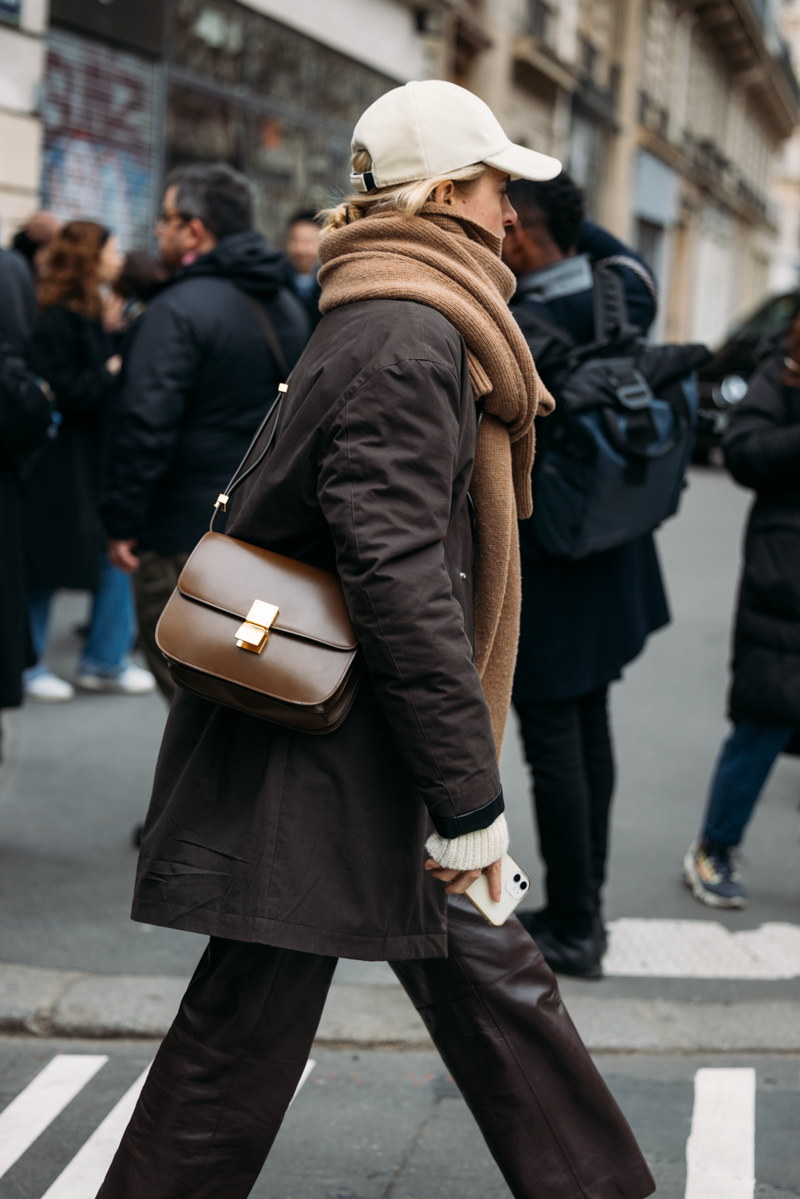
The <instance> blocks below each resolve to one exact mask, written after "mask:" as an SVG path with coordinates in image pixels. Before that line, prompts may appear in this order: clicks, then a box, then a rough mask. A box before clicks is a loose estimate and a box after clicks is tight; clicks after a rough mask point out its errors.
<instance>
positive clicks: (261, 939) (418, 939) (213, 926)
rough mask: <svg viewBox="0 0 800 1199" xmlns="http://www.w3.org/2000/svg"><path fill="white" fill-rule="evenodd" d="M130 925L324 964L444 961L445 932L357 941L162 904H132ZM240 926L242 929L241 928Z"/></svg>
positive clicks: (324, 931)
mask: <svg viewBox="0 0 800 1199" xmlns="http://www.w3.org/2000/svg"><path fill="white" fill-rule="evenodd" d="M131 919H132V920H135V921H137V922H138V923H140V924H155V925H157V926H158V927H161V928H176V929H180V930H181V931H182V932H187V933H199V934H200V935H201V936H206V937H223V938H225V939H226V940H228V941H246V942H251V943H255V944H260V945H271V946H273V947H274V948H275V949H294V950H297V951H298V952H299V953H316V954H319V955H320V956H322V957H328V958H334V957H335V958H350V959H352V960H354V961H359V962H401V961H407V960H410V959H414V958H446V957H447V930H446V928H445V929H443V930H442V932H441V933H427V934H426V933H420V934H417V935H407V936H399V937H363V936H359V935H358V934H356V933H343V932H340V931H332V930H330V929H322V928H311V927H309V926H308V925H302V924H290V923H288V922H286V921H284V920H269V919H267V918H266V917H260V916H258V917H255V916H253V917H247V918H245V920H244V921H243V918H242V917H241V916H225V915H222V914H220V913H215V914H213V915H212V914H209V913H198V912H186V911H185V909H183V908H177V905H176V907H175V910H174V911H173V909H172V907H171V905H170V904H166V903H154V904H147V903H134V905H133V910H132V912H131ZM243 922H244V923H245V925H246V927H245V928H243V927H242V925H243Z"/></svg>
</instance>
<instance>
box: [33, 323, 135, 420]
mask: <svg viewBox="0 0 800 1199" xmlns="http://www.w3.org/2000/svg"><path fill="white" fill-rule="evenodd" d="M87 332H88V330H87V329H86V327H85V326H84V324H83V322H82V321H81V319H80V318H76V317H73V315H72V314H71V313H69V312H67V311H66V310H65V309H63V308H60V307H54V308H48V309H47V310H46V311H45V312H43V313H42V314H41V316H39V317H38V319H37V321H36V324H35V325H34V326H33V332H32V334H31V341H30V346H29V350H28V361H29V364H30V367H31V370H32V371H35V373H36V374H37V375H41V377H42V378H43V379H46V380H47V382H48V383H49V384H50V386H51V387H52V389H53V392H54V393H55V397H56V403H57V405H58V410H59V412H60V413H61V414H62V415H63V416H65V417H67V418H68V419H73V420H74V419H77V420H80V419H81V418H82V417H99V416H101V415H102V414H103V412H104V410H105V408H106V406H107V404H108V403H109V401H110V400H111V398H112V396H113V394H114V391H115V388H116V380H115V378H114V376H113V375H112V374H111V373H110V372H109V371H107V370H106V366H105V361H104V360H101V359H100V358H94V359H92V360H89V361H87V358H89V357H90V354H87V347H90V351H91V353H97V350H96V347H95V346H94V345H93V344H92V341H91V339H90V338H89V337H88V336H87Z"/></svg>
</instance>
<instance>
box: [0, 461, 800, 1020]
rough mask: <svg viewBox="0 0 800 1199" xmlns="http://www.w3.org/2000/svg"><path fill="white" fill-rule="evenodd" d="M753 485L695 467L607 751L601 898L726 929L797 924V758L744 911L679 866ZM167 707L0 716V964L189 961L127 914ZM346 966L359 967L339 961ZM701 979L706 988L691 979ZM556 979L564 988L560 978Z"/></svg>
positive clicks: (618, 691) (634, 988)
mask: <svg viewBox="0 0 800 1199" xmlns="http://www.w3.org/2000/svg"><path fill="white" fill-rule="evenodd" d="M748 503H749V497H748V495H747V493H745V492H743V491H741V490H740V489H738V488H736V487H735V486H734V485H733V484H732V483H731V482H730V480H729V479H728V478H727V477H726V476H725V475H724V474H723V473H722V472H720V471H717V470H702V469H695V470H693V471H692V474H691V479H690V486H689V489H688V492H687V493H686V496H685V500H684V504H683V509H682V511H681V513H680V515H679V516H678V517H677V518H676V519H675V520H673V521H671V522H669V524H668V525H667V526H666V527H665V528H664V530H663V531H662V532H661V533H660V534H659V544H660V551H661V555H662V560H663V564H664V570H665V576H666V580H667V587H668V591H669V595H670V601H671V607H672V613H673V623H672V625H671V626H670V627H669V628H668V629H666V630H664V631H662V632H660V633H659V634H657V635H656V636H655V637H654V638H652V640H651V643H650V645H649V646H648V647H647V649H646V651H645V653H644V654H643V655H642V656H641V657H640V659H639V660H638V661H637V662H635V663H633V664H632V666H631V667H630V668H629V670H628V671H627V672H626V677H625V679H624V681H623V682H622V683H620V684H617V685H615V687H614V688H613V689H612V690H613V714H614V727H615V733H616V743H617V758H618V766H619V785H618V792H617V798H616V802H615V809H614V824H613V838H612V855H611V863H610V882H609V886H608V893H607V914H608V916H609V917H610V918H611V919H616V918H618V917H644V918H648V919H651V918H665V917H666V918H676V919H681V920H689V921H708V920H710V919H713V920H715V921H717V922H718V923H719V924H720V925H722V926H724V927H726V928H729V929H731V930H744V929H750V928H757V927H758V926H759V925H760V924H762V923H763V922H764V921H778V922H788V923H792V924H798V923H800V903H799V902H798V901H800V873H799V872H798V870H797V858H798V848H799V842H800V812H799V811H798V801H799V800H800V763H799V762H798V760H796V759H789V758H784V759H782V760H781V762H780V764H779V766H778V767H777V769H776V771H775V773H774V776H773V778H772V779H771V780H770V783H769V785H768V787H767V791H766V794H765V796H764V800H763V802H762V804H761V807H760V810H759V811H758V813H757V817H756V819H755V820H754V822H753V826H752V831H751V833H750V835H749V836H748V840H747V845H746V854H747V865H746V867H745V878H746V882H747V885H748V887H749V889H750V892H751V896H752V904H751V907H750V908H749V909H748V910H747V911H745V912H743V913H730V914H726V913H718V912H713V913H712V912H710V911H709V909H706V908H703V907H700V906H699V905H697V904H696V903H695V902H694V900H693V899H692V898H691V897H690V896H689V894H688V892H687V891H686V890H685V888H684V887H683V886H682V885H681V883H680V880H679V866H680V861H681V857H682V855H683V852H684V850H685V848H686V846H687V844H688V842H689V841H690V840H691V838H692V836H693V835H694V833H695V831H696V828H697V824H698V821H699V819H700V813H701V809H702V805H703V801H704V795H705V791H706V787H707V781H708V777H709V773H710V771H711V768H712V765H713V761H714V758H715V755H716V753H717V749H718V746H719V743H720V740H721V738H722V736H723V734H724V731H725V719H724V704H725V688H726V661H727V656H728V638H729V624H730V617H731V611H732V607H733V602H734V597H735V589H736V579H737V573H738V558H739V544H740V537H741V529H742V524H743V520H744V516H745V512H746V509H747V506H748ZM85 603H86V600H85V597H82V596H76V595H68V594H65V595H63V596H62V597H61V599H60V601H59V603H58V605H57V619H56V628H55V635H54V638H53V653H52V659H53V663H54V665H55V666H56V667H57V668H58V669H59V670H61V671H62V672H63V673H64V674H65V675H67V676H68V675H69V674H70V673H71V672H72V670H73V669H74V661H75V655H76V648H77V642H76V639H75V637H74V635H73V632H72V630H73V628H74V626H75V625H76V624H77V623H78V622H79V621H80V620H81V618H82V616H83V613H84V611H85ZM164 718H165V710H164V705H163V703H162V701H161V700H160V698H159V697H158V696H157V695H151V696H146V697H137V698H122V697H102V696H96V695H86V694H83V695H80V696H79V698H78V699H76V700H75V701H74V702H73V703H71V704H64V705H52V706H46V705H29V706H27V707H26V708H24V709H23V710H22V711H21V712H20V713H15V714H12V715H11V717H10V718H9V716H8V714H6V716H5V718H4V719H5V721H6V725H7V728H8V730H9V732H10V747H9V748H10V753H9V758H10V761H9V763H8V764H7V766H6V767H5V768H4V774H3V778H2V782H0V911H2V915H3V919H2V921H0V962H3V961H5V962H18V963H27V964H31V965H40V966H51V967H71V968H78V969H84V970H89V971H96V972H101V973H112V974H113V973H140V974H175V975H186V974H188V973H189V972H190V971H191V969H192V968H193V966H194V964H195V962H196V960H197V957H198V956H199V953H200V949H201V945H202V940H201V939H200V938H198V937H194V936H192V935H190V934H183V933H177V932H172V931H167V930H163V929H153V928H148V927H147V926H142V925H135V924H133V923H132V922H130V920H129V919H128V912H129V905H130V896H131V888H132V880H133V874H134V868H135V852H134V850H133V849H132V848H131V845H130V841H129V834H130V830H131V828H132V826H133V825H134V824H135V823H136V822H137V821H138V820H140V819H141V818H142V817H143V815H144V812H145V810H146V806H147V801H148V795H149V789H150V784H151V779H152V773H153V768H154V763H155V758H156V754H157V750H158V744H159V739H160V735H161V730H162V728H163V722H164ZM502 771H503V779H504V786H505V790H506V796H507V802H508V812H509V819H510V823H511V829H512V838H513V845H512V852H513V853H514V854H515V856H516V857H517V858H518V860H519V861H520V863H521V864H523V865H524V866H525V868H526V869H527V870H528V871H529V872H530V873H531V874H532V876H533V877H534V893H533V894H532V895H531V898H530V900H529V901H528V903H529V904H531V905H535V904H537V903H538V901H539V889H540V884H539V879H540V871H539V866H538V858H537V854H536V847H535V841H534V835H533V831H532V822H531V817H530V807H529V798H528V783H527V776H526V770H525V766H524V764H523V762H522V758H521V754H520V747H519V742H518V738H517V735H516V730H515V727H514V722H513V719H512V722H511V726H510V732H509V735H508V737H507V741H506V747H505V751H504V756H503V762H502ZM347 969H350V970H351V971H354V972H355V974H356V975H358V972H359V970H361V967H358V966H353V967H348V968H347ZM600 987H602V988H606V989H608V990H609V993H616V992H619V991H620V990H622V991H623V992H625V993H631V992H633V993H636V994H640V993H646V994H648V995H653V994H666V995H674V994H676V993H680V994H685V993H686V990H687V987H688V988H689V992H690V993H693V991H695V990H698V991H699V992H702V993H704V994H705V993H706V992H709V993H712V992H713V994H714V995H715V996H717V997H720V996H722V997H730V998H735V997H737V996H750V995H752V994H754V993H758V994H759V995H761V994H763V993H765V989H766V992H767V993H770V994H773V993H777V992H778V991H779V992H780V993H781V994H787V993H789V994H798V995H800V980H794V981H789V982H783V983H773V982H770V983H759V982H757V981H756V982H754V981H748V982H745V981H742V982H739V983H737V982H730V983H727V982H726V983H724V984H722V983H719V982H716V983H714V982H710V981H708V982H705V983H703V984H702V985H700V984H694V983H692V982H691V980H689V981H688V982H687V981H686V980H676V979H671V980H670V979H667V980H659V979H657V978H656V979H651V978H647V979H631V980H625V979H619V978H617V979H608V980H606V981H604V982H603V983H602V984H600ZM704 988H705V991H704V990H703V989H704ZM565 990H568V988H565Z"/></svg>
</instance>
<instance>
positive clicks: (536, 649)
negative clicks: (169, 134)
mask: <svg viewBox="0 0 800 1199" xmlns="http://www.w3.org/2000/svg"><path fill="white" fill-rule="evenodd" d="M577 248H578V250H579V251H580V252H581V253H584V254H588V255H589V257H590V259H591V260H592V261H593V262H594V263H597V262H599V261H602V260H603V259H607V258H613V257H615V256H617V255H624V256H625V257H628V258H633V259H634V260H635V261H636V262H637V263H639V265H640V267H641V268H642V270H643V271H647V267H646V265H645V263H644V262H643V260H642V259H641V258H640V257H639V256H638V255H637V254H634V253H633V251H631V250H629V249H628V247H627V246H625V245H624V244H623V243H622V242H620V241H617V239H616V238H615V237H612V236H611V234H610V233H606V231H605V230H603V229H600V228H599V226H597V225H592V224H591V223H590V222H588V221H587V222H584V226H583V228H582V230H581V236H580V239H579V243H578V247H577ZM609 269H612V270H615V271H617V272H618V273H619V275H620V277H621V279H622V281H623V284H624V287H625V297H626V300H627V304H628V312H629V315H630V316H631V318H632V319H633V320H635V321H636V322H637V323H638V324H639V325H640V328H641V329H642V332H643V333H646V332H647V330H648V329H649V327H650V325H651V324H652V322H653V320H654V318H655V303H654V300H653V296H652V292H651V289H650V287H648V285H647V284H646V283H645V281H644V279H643V278H642V275H641V274H639V273H636V272H635V271H633V270H632V269H630V268H628V267H624V266H617V265H613V266H611V267H610V268H609ZM520 306H521V307H524V308H530V309H531V310H532V311H534V312H536V313H537V314H539V315H540V316H543V317H545V319H546V320H549V321H550V322H552V323H553V324H556V325H558V326H560V327H561V328H563V329H566V331H567V332H568V333H569V334H570V335H571V336H572V337H573V338H575V340H576V341H577V342H579V343H580V344H585V343H586V342H589V341H591V340H592V339H593V337H594V311H593V292H592V290H591V289H589V290H586V291H582V292H578V293H577V294H575V295H569V296H564V297H561V298H558V299H556V300H553V301H552V302H550V303H537V302H532V301H529V300H526V299H525V298H524V297H523V296H519V297H517V298H515V300H512V311H514V310H515V309H518V307H520ZM523 329H524V326H523ZM536 365H537V367H538V368H539V371H540V373H541V375H542V377H543V379H544V381H545V383H548V381H549V379H548V369H547V367H548V364H547V362H544V361H541V360H537V363H536ZM554 395H555V399H556V413H555V415H554V416H553V417H551V418H550V419H549V421H545V422H544V423H543V422H541V421H537V422H536V425H537V437H538V438H539V445H538V449H537V460H538V461H541V457H542V454H543V452H544V450H545V448H546V445H547V440H548V437H549V436H551V435H552V431H553V429H554V427H555V424H556V422H557V420H558V390H557V388H554ZM535 470H536V467H534V471H535ZM519 531H520V551H521V555H522V622H521V628H520V642H519V653H518V656H517V669H516V673H515V676H514V701H515V703H548V702H550V701H554V700H562V699H572V698H575V697H577V696H579V695H585V694H587V693H588V692H589V691H594V690H595V689H596V688H599V687H604V686H606V685H607V684H608V683H610V682H612V681H613V680H614V679H618V678H619V677H620V675H621V673H622V668H623V666H624V665H625V664H626V663H627V662H630V661H632V660H633V658H635V657H636V656H637V654H639V653H640V651H641V649H642V647H643V646H644V643H645V641H646V639H647V637H648V635H649V634H650V633H651V632H653V630H655V629H658V628H660V627H661V626H662V625H665V624H667V622H668V621H669V610H668V608H667V600H666V596H665V594H664V586H663V583H662V580H661V571H660V569H659V564H658V557H657V554H656V547H655V543H654V541H653V537H652V534H649V533H648V534H647V535H646V536H645V537H640V538H638V539H637V540H636V541H632V542H629V543H628V544H627V545H622V546H619V547H618V548H617V549H614V550H609V551H607V552H606V553H602V554H592V555H590V556H589V557H588V558H582V559H580V560H579V561H572V559H570V558H558V557H555V556H554V555H552V554H549V553H548V552H547V551H546V550H544V549H543V548H542V547H541V546H540V545H539V543H538V541H537V540H536V537H535V535H534V531H533V521H521V522H520V526H519Z"/></svg>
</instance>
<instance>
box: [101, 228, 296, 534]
mask: <svg viewBox="0 0 800 1199" xmlns="http://www.w3.org/2000/svg"><path fill="white" fill-rule="evenodd" d="M288 272H289V263H288V259H287V258H286V257H285V256H284V255H283V254H282V253H280V252H278V251H275V250H270V249H269V248H268V247H267V245H266V243H265V242H264V239H263V238H262V237H261V235H260V234H258V233H256V232H254V231H251V232H248V233H237V234H235V235H234V236H232V237H226V238H223V240H222V241H221V242H219V244H218V245H217V246H216V247H215V248H214V249H213V250H212V251H211V253H210V254H206V255H204V256H203V257H202V258H199V259H198V260H197V262H195V263H193V264H192V266H190V267H187V268H186V269H185V270H182V271H180V272H179V273H178V274H176V275H175V276H174V277H173V278H172V279H171V280H170V282H169V283H168V284H167V286H165V287H164V288H163V290H162V291H161V292H160V293H159V294H158V295H157V296H156V298H155V299H153V300H152V301H151V302H150V304H149V306H148V308H147V311H146V312H145V314H144V316H143V317H142V318H141V320H140V321H139V322H137V330H136V336H135V338H134V340H133V344H132V347H131V350H130V354H129V356H128V361H127V362H126V366H125V380H126V382H125V386H124V389H123V392H122V396H121V399H120V401H119V403H118V404H117V405H116V406H115V410H114V416H113V421H112V429H111V433H110V437H109V451H108V468H107V480H106V486H105V493H104V499H103V505H102V511H103V518H104V521H105V524H106V528H107V530H108V534H109V536H111V537H113V538H118V539H125V540H127V539H129V538H135V539H136V540H137V542H138V548H139V549H140V550H156V551H157V552H158V553H162V554H171V553H178V552H180V551H185V550H190V549H192V547H193V546H194V545H195V543H196V542H197V541H198V539H199V538H200V537H201V536H202V535H203V533H204V532H205V531H206V528H207V527H208V520H209V513H210V511H211V508H212V505H213V503H214V500H215V499H216V497H217V495H218V494H219V492H220V491H222V490H223V488H224V487H225V485H226V483H227V482H228V480H229V478H230V477H231V475H232V474H233V471H234V470H235V468H236V466H237V464H238V462H239V460H240V459H241V457H242V455H243V454H244V452H245V450H246V449H247V445H248V443H249V441H250V438H251V437H252V435H253V433H254V431H255V429H256V427H257V425H258V423H259V421H260V420H261V418H262V416H263V415H264V412H265V410H266V407H267V405H268V403H269V402H270V401H271V400H272V399H273V398H274V396H275V392H276V390H277V385H278V383H279V382H280V379H279V377H278V368H277V366H276V363H275V361H274V359H273V356H272V354H271V352H270V350H269V349H268V347H267V342H266V340H265V337H264V333H263V332H262V328H261V325H260V324H259V319H258V315H257V313H256V312H254V310H253V307H252V304H251V302H250V301H249V300H248V298H247V297H248V296H250V297H252V299H253V300H256V301H257V302H258V303H259V304H261V305H263V307H264V309H265V310H266V312H267V314H268V316H269V318H270V320H271V321H272V325H273V328H274V330H275V333H276V336H277V338H278V341H279V342H280V344H281V348H282V349H283V351H284V355H285V357H286V359H287V362H288V365H289V366H290V367H291V366H293V365H294V363H295V362H296V361H297V359H298V358H299V357H300V354H301V353H302V350H303V347H304V346H305V344H306V341H307V340H308V320H307V317H306V314H305V312H304V311H303V309H302V307H301V305H300V302H299V301H298V299H297V298H296V296H295V295H294V294H293V293H292V292H291V290H290V289H289V286H288Z"/></svg>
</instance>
